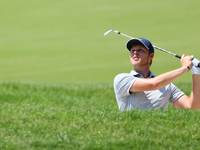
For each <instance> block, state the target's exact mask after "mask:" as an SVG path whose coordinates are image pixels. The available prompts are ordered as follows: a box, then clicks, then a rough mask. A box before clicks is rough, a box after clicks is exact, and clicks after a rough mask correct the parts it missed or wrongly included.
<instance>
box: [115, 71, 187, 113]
mask: <svg viewBox="0 0 200 150" xmlns="http://www.w3.org/2000/svg"><path fill="white" fill-rule="evenodd" d="M152 77H155V75H154V74H153V73H152V72H151V73H150V76H149V78H152ZM138 78H143V76H142V75H141V74H139V73H137V72H136V71H133V70H132V71H131V72H130V73H121V74H118V75H117V76H116V77H115V79H114V85H113V86H114V91H115V96H116V100H117V103H118V106H119V110H132V109H164V110H166V109H167V108H168V103H171V104H172V105H173V103H174V101H175V100H177V99H178V98H179V97H181V96H182V95H184V93H183V92H182V91H181V90H180V89H178V88H177V87H176V86H175V85H174V84H173V83H171V84H169V85H167V86H165V87H163V88H161V89H158V90H153V91H141V92H133V93H130V92H129V89H130V88H131V86H132V85H133V83H134V82H135V81H136V80H137V79H138Z"/></svg>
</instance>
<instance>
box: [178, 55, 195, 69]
mask: <svg viewBox="0 0 200 150" xmlns="http://www.w3.org/2000/svg"><path fill="white" fill-rule="evenodd" d="M192 59H193V58H192V57H190V56H186V55H185V54H183V55H182V57H181V66H182V67H183V66H185V67H189V68H192Z"/></svg>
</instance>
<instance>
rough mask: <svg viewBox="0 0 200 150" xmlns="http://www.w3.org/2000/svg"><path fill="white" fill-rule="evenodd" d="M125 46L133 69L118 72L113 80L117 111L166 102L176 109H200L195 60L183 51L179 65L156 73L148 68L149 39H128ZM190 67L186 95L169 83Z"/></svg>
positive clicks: (151, 50) (198, 72) (199, 82)
mask: <svg viewBox="0 0 200 150" xmlns="http://www.w3.org/2000/svg"><path fill="white" fill-rule="evenodd" d="M126 47H127V49H128V50H129V52H130V61H131V64H132V66H133V67H134V70H132V71H131V72H130V73H121V74H118V75H117V76H116V77H115V79H114V91H115V96H116V100H117V103H118V106H119V109H120V110H133V109H164V110H166V109H167V108H168V104H169V103H171V104H172V105H173V106H174V107H176V108H179V109H184V108H186V109H200V68H198V67H195V66H193V64H195V63H198V62H199V60H197V59H195V58H194V59H193V58H192V57H190V56H186V55H184V54H183V55H182V57H181V60H180V62H181V67H180V68H178V69H175V70H172V71H170V72H167V73H164V74H161V75H158V76H156V75H155V74H154V73H153V72H151V71H150V66H151V64H152V60H153V57H154V48H153V46H152V44H151V42H150V41H149V40H147V39H144V38H138V39H131V40H129V41H128V42H127V44H126ZM190 70H191V72H192V79H193V89H192V90H191V95H190V97H188V96H187V95H185V94H184V93H183V92H182V91H181V90H180V89H178V88H177V87H176V86H175V85H174V84H173V83H172V82H173V81H174V80H176V79H177V78H179V77H181V76H182V75H184V74H186V73H188V72H189V71H190Z"/></svg>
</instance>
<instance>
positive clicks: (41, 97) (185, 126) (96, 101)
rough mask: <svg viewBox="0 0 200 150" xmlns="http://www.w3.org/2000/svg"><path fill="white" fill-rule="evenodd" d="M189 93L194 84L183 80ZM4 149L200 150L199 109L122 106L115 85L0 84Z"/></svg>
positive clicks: (0, 142)
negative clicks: (119, 106)
mask: <svg viewBox="0 0 200 150" xmlns="http://www.w3.org/2000/svg"><path fill="white" fill-rule="evenodd" d="M178 86H179V87H181V89H182V90H183V91H184V92H185V93H189V92H190V90H189V89H190V88H191V84H183V83H182V84H178ZM0 88H1V90H0V110H1V111H0V133H1V134H0V149H15V150H16V149H20V150H21V149H33V150H34V149H198V148H199V147H200V144H199V142H200V132H199V124H200V118H199V111H192V110H178V109H176V108H173V107H172V106H171V105H170V106H169V109H168V110H167V111H163V110H155V111H141V110H133V111H129V112H126V111H125V112H121V111H119V110H118V108H117V103H116V101H115V97H114V93H113V87H112V84H62V85H61V84H60V85H58V84H56V85H53V84H28V83H27V84H22V83H1V84H0Z"/></svg>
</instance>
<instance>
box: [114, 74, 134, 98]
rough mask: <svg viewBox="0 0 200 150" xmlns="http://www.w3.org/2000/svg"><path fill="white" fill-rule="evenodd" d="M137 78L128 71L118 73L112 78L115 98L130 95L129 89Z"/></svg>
mask: <svg viewBox="0 0 200 150" xmlns="http://www.w3.org/2000/svg"><path fill="white" fill-rule="evenodd" d="M136 79H137V78H136V77H134V76H133V75H131V74H128V73H121V74H118V75H117V76H116V77H115V79H114V84H113V86H114V91H115V95H116V97H117V98H120V99H121V98H123V97H125V96H128V95H130V93H129V89H130V88H131V86H132V85H133V83H134V82H135V80H136Z"/></svg>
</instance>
